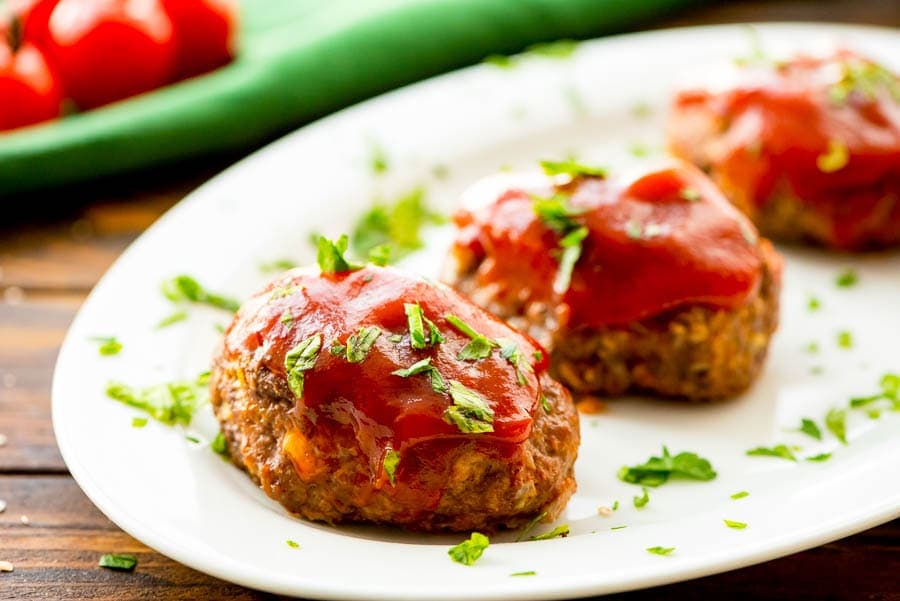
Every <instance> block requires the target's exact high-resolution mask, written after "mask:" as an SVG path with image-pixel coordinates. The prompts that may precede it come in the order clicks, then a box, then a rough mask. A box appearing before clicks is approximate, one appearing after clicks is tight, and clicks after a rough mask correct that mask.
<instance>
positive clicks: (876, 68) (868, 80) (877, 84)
mask: <svg viewBox="0 0 900 601" xmlns="http://www.w3.org/2000/svg"><path fill="white" fill-rule="evenodd" d="M841 66H842V67H843V75H842V77H841V79H840V81H839V82H838V83H836V84H834V85H833V86H831V88H829V90H828V98H829V100H831V102H832V103H834V104H836V105H838V106H842V105H844V104H845V103H846V102H847V98H849V97H850V95H851V94H853V93H856V94H859V95H861V96H862V98H863V99H864V100H867V101H872V100H874V99H875V98H876V96H877V94H878V90H879V89H881V88H884V89H885V90H887V92H888V93H889V94H890V95H891V96H893V98H894V101H895V102H900V79H898V78H897V77H896V76H895V75H894V74H893V73H891V71H890V70H888V69H886V68H885V67H883V66H881V65H879V64H877V63H870V62H867V61H860V60H853V61H849V60H848V61H844V62H843V64H842V65H841Z"/></svg>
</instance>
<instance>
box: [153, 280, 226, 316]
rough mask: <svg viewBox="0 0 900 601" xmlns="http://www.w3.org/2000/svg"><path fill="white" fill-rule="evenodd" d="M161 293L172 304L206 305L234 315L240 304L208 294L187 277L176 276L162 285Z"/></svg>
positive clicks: (201, 286)
mask: <svg viewBox="0 0 900 601" xmlns="http://www.w3.org/2000/svg"><path fill="white" fill-rule="evenodd" d="M162 293H163V296H165V297H166V298H167V299H169V300H170V301H172V302H173V303H178V302H184V301H187V302H191V303H195V304H200V305H208V306H210V307H215V308H217V309H224V310H225V311H231V312H232V313H234V312H235V311H237V310H238V308H240V306H241V304H240V303H239V302H238V301H236V300H234V299H232V298H228V297H227V296H223V295H221V294H218V293H216V292H210V291H209V290H207V289H206V288H204V287H203V285H202V284H200V282H198V281H197V280H195V279H194V278H192V277H191V276H189V275H184V274H182V275H177V276H175V277H174V278H172V279H169V280H166V281H164V282H163V283H162Z"/></svg>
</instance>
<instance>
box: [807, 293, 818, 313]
mask: <svg viewBox="0 0 900 601" xmlns="http://www.w3.org/2000/svg"><path fill="white" fill-rule="evenodd" d="M806 308H807V310H809V311H810V312H813V311H818V310H819V309H821V308H822V301H820V300H819V299H818V298H816V297H815V296H810V297H809V301H807V303H806Z"/></svg>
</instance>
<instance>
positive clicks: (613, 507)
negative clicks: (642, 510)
mask: <svg viewBox="0 0 900 601" xmlns="http://www.w3.org/2000/svg"><path fill="white" fill-rule="evenodd" d="M611 509H612V510H613V511H618V509H619V501H618V500H616V501H613V504H612V507H611Z"/></svg>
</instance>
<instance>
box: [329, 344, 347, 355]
mask: <svg viewBox="0 0 900 601" xmlns="http://www.w3.org/2000/svg"><path fill="white" fill-rule="evenodd" d="M328 352H329V353H330V354H331V356H332V357H340V356H341V355H344V354H346V352H347V347H346V346H344V345H343V344H341V343H340V342H335V343H334V344H332V345H331V348H330V349H328Z"/></svg>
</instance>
